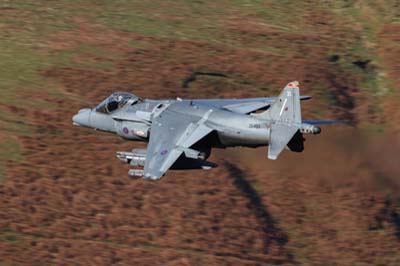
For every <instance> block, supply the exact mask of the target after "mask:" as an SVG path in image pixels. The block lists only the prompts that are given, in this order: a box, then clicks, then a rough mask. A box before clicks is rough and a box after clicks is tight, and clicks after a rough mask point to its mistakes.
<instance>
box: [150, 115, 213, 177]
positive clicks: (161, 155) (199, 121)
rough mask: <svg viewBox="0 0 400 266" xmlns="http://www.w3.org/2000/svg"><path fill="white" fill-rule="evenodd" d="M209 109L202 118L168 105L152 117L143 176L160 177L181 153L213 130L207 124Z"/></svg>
mask: <svg viewBox="0 0 400 266" xmlns="http://www.w3.org/2000/svg"><path fill="white" fill-rule="evenodd" d="M210 112H211V111H209V113H206V114H205V116H203V117H202V118H199V117H195V116H191V115H189V114H181V113H177V112H175V111H173V110H171V109H170V108H169V107H168V108H167V109H165V110H164V111H163V112H162V113H161V114H160V115H159V116H158V117H156V118H153V123H152V127H151V132H150V140H149V144H148V147H147V154H146V162H145V166H144V173H143V174H144V177H145V178H150V179H159V178H161V177H162V176H163V175H164V174H165V172H166V171H168V169H169V168H170V167H171V166H172V165H173V164H174V163H175V162H176V160H178V158H179V157H180V156H181V155H182V153H184V152H187V151H188V150H189V149H188V148H189V147H190V146H192V145H193V144H195V143H196V142H198V141H199V140H200V139H202V138H203V137H205V136H207V135H208V134H209V133H211V132H212V131H213V129H211V128H209V127H207V126H206V125H205V124H204V122H205V121H206V120H207V118H208V116H209V114H210Z"/></svg>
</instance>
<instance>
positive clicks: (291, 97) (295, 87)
mask: <svg viewBox="0 0 400 266" xmlns="http://www.w3.org/2000/svg"><path fill="white" fill-rule="evenodd" d="M258 117H259V118H261V119H267V120H274V121H281V122H286V123H289V124H290V123H301V108H300V92H299V82H297V81H292V82H290V83H288V84H287V85H286V87H285V88H284V89H283V91H282V92H281V94H280V95H279V96H278V97H277V98H276V100H275V102H274V103H273V104H272V105H271V107H270V108H269V109H268V110H267V111H265V112H263V113H261V114H259V115H258Z"/></svg>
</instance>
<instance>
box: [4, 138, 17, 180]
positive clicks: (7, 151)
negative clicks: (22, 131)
mask: <svg viewBox="0 0 400 266" xmlns="http://www.w3.org/2000/svg"><path fill="white" fill-rule="evenodd" d="M21 160H22V156H21V153H20V146H19V143H18V142H17V141H16V140H15V139H12V138H6V139H2V140H0V182H2V181H4V180H5V178H6V173H5V163H6V162H7V161H15V162H20V161H21Z"/></svg>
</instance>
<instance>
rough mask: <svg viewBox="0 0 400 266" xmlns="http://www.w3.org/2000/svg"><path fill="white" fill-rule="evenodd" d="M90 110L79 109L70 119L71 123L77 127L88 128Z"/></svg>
mask: <svg viewBox="0 0 400 266" xmlns="http://www.w3.org/2000/svg"><path fill="white" fill-rule="evenodd" d="M91 112H92V110H91V109H88V108H86V109H81V110H80V111H79V112H78V113H77V114H76V115H74V116H73V117H72V122H73V124H74V125H77V126H84V127H90V113H91Z"/></svg>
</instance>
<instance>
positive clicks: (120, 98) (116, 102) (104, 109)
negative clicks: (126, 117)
mask: <svg viewBox="0 0 400 266" xmlns="http://www.w3.org/2000/svg"><path fill="white" fill-rule="evenodd" d="M138 101H141V99H140V98H139V97H137V96H135V95H133V94H131V93H129V92H115V93H113V94H111V95H110V96H109V97H108V98H107V99H105V100H104V101H102V102H101V103H100V104H99V105H98V106H97V107H96V112H100V113H104V114H109V113H112V112H114V111H115V110H118V109H120V108H122V107H124V106H125V105H126V104H127V103H129V104H130V105H133V104H134V103H136V102H138Z"/></svg>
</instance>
